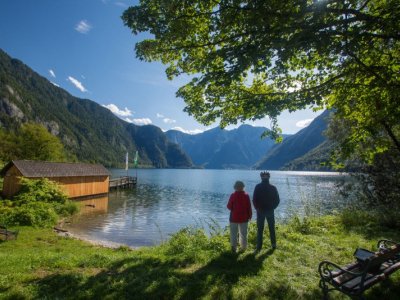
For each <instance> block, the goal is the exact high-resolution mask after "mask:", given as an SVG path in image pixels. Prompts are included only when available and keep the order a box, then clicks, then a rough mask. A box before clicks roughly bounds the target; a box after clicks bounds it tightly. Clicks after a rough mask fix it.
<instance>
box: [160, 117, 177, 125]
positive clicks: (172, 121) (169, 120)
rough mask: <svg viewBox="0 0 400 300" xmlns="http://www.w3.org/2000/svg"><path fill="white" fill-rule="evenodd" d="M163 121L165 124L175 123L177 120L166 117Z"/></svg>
mask: <svg viewBox="0 0 400 300" xmlns="http://www.w3.org/2000/svg"><path fill="white" fill-rule="evenodd" d="M163 122H164V123H165V124H173V123H176V120H173V119H170V118H164V119H163Z"/></svg>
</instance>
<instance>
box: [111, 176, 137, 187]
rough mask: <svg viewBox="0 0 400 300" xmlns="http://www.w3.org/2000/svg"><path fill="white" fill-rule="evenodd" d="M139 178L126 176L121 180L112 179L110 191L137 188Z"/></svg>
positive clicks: (120, 178)
mask: <svg viewBox="0 0 400 300" xmlns="http://www.w3.org/2000/svg"><path fill="white" fill-rule="evenodd" d="M136 183H137V178H136V177H132V176H124V177H119V178H113V179H110V185H109V186H110V190H112V189H119V188H121V189H126V188H133V187H135V186H136Z"/></svg>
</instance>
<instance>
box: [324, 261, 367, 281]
mask: <svg viewBox="0 0 400 300" xmlns="http://www.w3.org/2000/svg"><path fill="white" fill-rule="evenodd" d="M318 272H319V275H320V277H321V279H324V280H325V281H331V280H333V279H334V278H335V277H337V276H339V275H342V274H345V273H347V274H351V275H353V276H354V277H355V276H362V275H363V274H364V272H362V271H361V272H354V271H350V270H347V269H345V268H343V267H341V266H339V265H337V264H335V263H333V262H330V261H328V260H324V261H322V262H320V264H319V266H318Z"/></svg>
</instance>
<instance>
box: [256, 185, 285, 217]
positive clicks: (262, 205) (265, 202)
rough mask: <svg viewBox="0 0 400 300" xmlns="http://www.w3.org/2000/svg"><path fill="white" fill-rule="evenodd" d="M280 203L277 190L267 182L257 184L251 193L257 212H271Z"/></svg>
mask: <svg viewBox="0 0 400 300" xmlns="http://www.w3.org/2000/svg"><path fill="white" fill-rule="evenodd" d="M279 202H280V199H279V194H278V190H277V189H276V187H275V186H274V185H272V184H270V183H269V181H268V180H263V181H262V182H261V183H259V184H257V185H256V187H255V188H254V193H253V205H254V207H255V209H256V210H259V211H271V210H274V209H275V208H277V207H278V205H279Z"/></svg>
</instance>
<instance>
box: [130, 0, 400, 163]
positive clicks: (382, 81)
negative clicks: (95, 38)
mask: <svg viewBox="0 0 400 300" xmlns="http://www.w3.org/2000/svg"><path fill="white" fill-rule="evenodd" d="M122 19H123V21H124V23H125V25H126V26H128V27H130V28H131V29H132V32H133V34H139V33H146V34H145V37H146V38H145V39H144V40H142V41H140V42H138V43H137V44H136V48H135V49H136V54H137V57H139V58H140V59H142V60H145V61H161V62H162V63H163V64H165V65H167V68H166V73H167V76H168V78H170V79H172V78H174V77H175V76H179V75H181V74H189V75H190V76H191V80H190V82H188V83H187V84H186V85H184V86H182V87H181V88H179V90H178V91H177V95H178V96H179V97H182V98H183V99H184V101H185V102H186V107H185V111H186V112H188V113H189V114H190V115H193V116H194V117H195V118H196V119H197V120H198V121H200V122H202V123H203V124H206V125H207V124H210V123H213V122H215V121H219V122H220V125H221V126H222V127H224V126H226V125H228V124H236V123H237V122H238V121H245V120H256V119H261V118H264V117H265V116H269V117H270V118H271V120H272V129H273V133H275V134H277V133H279V127H278V124H277V117H278V116H279V114H280V113H281V112H282V111H284V110H289V111H295V110H299V109H304V108H314V109H322V108H328V109H334V110H335V111H336V116H337V117H338V118H342V119H346V122H347V123H348V124H349V125H350V126H349V132H348V138H347V139H344V140H343V141H342V147H343V149H350V151H348V152H354V151H357V150H360V149H361V148H362V150H363V151H364V153H369V154H368V155H366V159H367V158H368V157H371V156H374V154H376V153H379V152H383V151H386V150H387V149H388V148H390V147H394V148H395V149H397V150H398V151H400V143H399V137H400V133H399V131H400V130H399V120H400V105H399V103H400V100H399V96H400V22H399V19H400V2H399V1H398V0H362V1H361V0H340V1H339V0H320V1H317V0H314V1H311V0H288V1H274V0H273V1H260V0H247V1H242V0H241V1H237V0H219V1H216V0H190V1H188V0H168V1H166V0H146V1H144V0H141V1H140V3H139V5H137V6H133V7H130V8H128V9H127V10H126V11H125V12H124V14H123V16H122ZM275 136H276V135H275ZM343 153H346V151H343Z"/></svg>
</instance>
